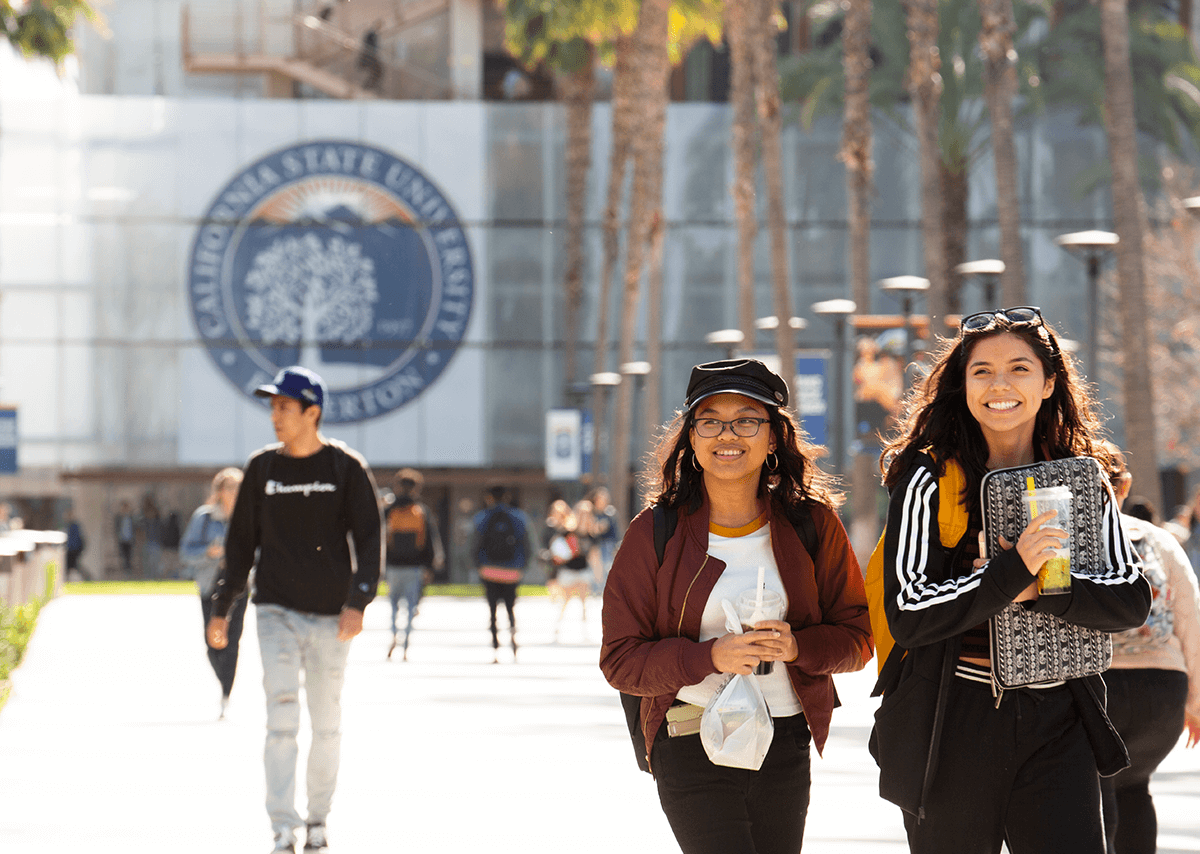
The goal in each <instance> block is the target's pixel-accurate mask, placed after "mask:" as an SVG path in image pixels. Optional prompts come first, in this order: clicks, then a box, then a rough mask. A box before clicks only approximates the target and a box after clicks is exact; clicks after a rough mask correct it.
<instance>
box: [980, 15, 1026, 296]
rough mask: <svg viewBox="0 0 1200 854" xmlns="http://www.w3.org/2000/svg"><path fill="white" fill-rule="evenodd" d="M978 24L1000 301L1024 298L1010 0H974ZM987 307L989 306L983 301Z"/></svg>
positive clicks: (1014, 54) (1013, 27)
mask: <svg viewBox="0 0 1200 854" xmlns="http://www.w3.org/2000/svg"><path fill="white" fill-rule="evenodd" d="M979 14H980V17H981V18H982V26H981V27H980V28H979V46H980V48H982V50H983V56H984V72H983V85H984V92H985V95H986V97H987V103H988V113H989V115H990V116H991V120H992V157H993V159H994V160H995V163H996V204H997V209H998V213H999V218H1000V260H1002V261H1003V262H1004V273H1003V274H1002V275H1001V278H1000V291H1001V293H1002V294H1003V297H1002V299H1001V301H1000V302H1001V305H1022V304H1024V303H1025V301H1026V300H1025V261H1024V253H1023V252H1022V250H1021V207H1020V202H1019V199H1018V192H1017V147H1016V143H1015V141H1014V139H1013V112H1012V100H1013V98H1014V97H1015V96H1016V93H1017V71H1016V67H1017V66H1016V58H1017V54H1016V50H1015V49H1014V47H1013V34H1014V33H1015V32H1016V29H1017V26H1016V22H1015V21H1014V19H1013V5H1012V0H979ZM988 307H989V308H992V307H993V306H988Z"/></svg>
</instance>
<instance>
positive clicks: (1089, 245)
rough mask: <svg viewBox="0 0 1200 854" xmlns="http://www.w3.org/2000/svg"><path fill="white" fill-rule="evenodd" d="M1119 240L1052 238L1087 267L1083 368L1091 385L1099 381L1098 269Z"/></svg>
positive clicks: (1092, 235) (1103, 234) (1086, 235)
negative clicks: (1097, 352)
mask: <svg viewBox="0 0 1200 854" xmlns="http://www.w3.org/2000/svg"><path fill="white" fill-rule="evenodd" d="M1119 240H1120V238H1119V237H1117V235H1115V234H1113V233H1112V232H1111V231H1074V232H1071V233H1070V234H1060V235H1059V236H1058V237H1056V238H1054V242H1055V243H1057V244H1058V245H1059V246H1061V247H1062V248H1063V249H1066V250H1067V251H1068V252H1070V253H1071V254H1072V255H1075V256H1076V257H1078V258H1080V259H1082V260H1083V262H1084V263H1085V264H1087V277H1088V295H1087V315H1088V324H1087V367H1088V374H1089V375H1090V377H1091V379H1092V381H1093V382H1099V380H1100V366H1099V365H1098V364H1097V362H1096V341H1097V337H1098V335H1097V330H1098V326H1099V323H1100V265H1101V264H1103V263H1104V261H1105V260H1106V259H1107V258H1108V256H1109V255H1111V254H1112V253H1113V251H1114V250H1113V247H1115V246H1116V245H1117V243H1118V241H1119Z"/></svg>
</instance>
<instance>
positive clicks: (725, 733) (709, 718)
mask: <svg viewBox="0 0 1200 854" xmlns="http://www.w3.org/2000/svg"><path fill="white" fill-rule="evenodd" d="M722 604H724V605H725V606H726V616H727V619H726V628H728V629H729V630H730V631H735V632H738V633H741V624H740V622H739V621H738V620H737V615H736V614H733V615H732V619H729V617H730V614H731V612H732V607H731V606H729V603H728V602H725V603H722ZM774 735H775V724H774V723H773V722H772V720H771V711H770V709H768V708H767V700H766V698H765V697H763V693H762V690H761V689H760V688H759V687H758V680H757V678H756V677H754V676H743V675H741V674H740V673H735V674H734V675H733V676H732V677H730V679H729V681H728V682H726V683H725V685H724V687H722V688H721V690H720V691H718V692H717V693H716V694H714V695H713V698H712V699H711V700H709V701H708V705H707V706H705V707H704V715H703V717H701V718H700V743H701V744H703V745H704V752H705V753H707V754H708V758H709V759H710V760H712V762H713V764H714V765H726V766H728V767H730V768H749V769H750V770H752V771H757V770H758V769H759V768H761V767H762V764H763V760H764V759H766V757H767V751H768V750H769V749H770V747H771V739H772V738H773V737H774Z"/></svg>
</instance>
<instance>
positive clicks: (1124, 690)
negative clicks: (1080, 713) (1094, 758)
mask: <svg viewBox="0 0 1200 854" xmlns="http://www.w3.org/2000/svg"><path fill="white" fill-rule="evenodd" d="M1104 683H1105V684H1106V685H1107V686H1108V717H1109V719H1110V720H1111V721H1112V722H1113V726H1115V727H1116V728H1117V732H1119V733H1120V734H1121V739H1122V740H1123V741H1124V742H1125V748H1126V749H1127V750H1128V751H1129V767H1128V768H1126V769H1125V770H1124V771H1122V772H1121V773H1120V774H1117V775H1116V776H1115V777H1105V778H1102V779H1101V780H1100V792H1101V795H1102V797H1103V802H1104V835H1105V836H1106V837H1107V840H1108V852H1109V854H1154V851H1155V848H1156V846H1157V844H1158V817H1157V815H1156V814H1155V812H1154V801H1153V800H1151V799H1150V775H1151V774H1153V773H1154V770H1155V769H1156V768H1158V765H1159V763H1160V762H1162V761H1163V760H1164V759H1166V758H1167V754H1168V753H1170V752H1171V749H1172V748H1173V747H1174V746H1175V745H1176V743H1177V742H1178V741H1179V735H1180V733H1182V732H1183V719H1184V706H1185V705H1186V704H1187V693H1188V677H1187V674H1186V673H1183V672H1181V671H1179V670H1156V669H1153V670H1152V669H1144V670H1142V669H1139V670H1109V671H1108V672H1107V673H1105V674H1104Z"/></svg>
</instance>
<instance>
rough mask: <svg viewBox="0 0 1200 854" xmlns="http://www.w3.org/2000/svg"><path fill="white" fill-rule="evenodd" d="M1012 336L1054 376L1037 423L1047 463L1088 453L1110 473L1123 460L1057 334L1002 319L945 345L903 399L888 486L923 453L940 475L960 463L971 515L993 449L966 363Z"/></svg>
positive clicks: (891, 443) (885, 460) (888, 462)
mask: <svg viewBox="0 0 1200 854" xmlns="http://www.w3.org/2000/svg"><path fill="white" fill-rule="evenodd" d="M1004 333H1009V334H1012V335H1016V336H1017V337H1019V338H1020V339H1021V340H1023V341H1025V342H1026V343H1027V344H1028V345H1029V346H1030V347H1031V348H1032V349H1033V352H1034V353H1035V354H1037V358H1038V361H1040V362H1041V365H1042V371H1043V373H1044V374H1045V376H1047V377H1054V391H1053V393H1052V394H1051V395H1050V397H1049V398H1047V399H1046V400H1044V401H1042V405H1041V408H1040V409H1038V413H1037V418H1036V420H1035V422H1034V432H1033V441H1034V448H1035V451H1036V452H1037V453H1038V454H1040V455H1041V456H1042V457H1043V458H1044V459H1062V458H1064V457H1079V456H1089V457H1095V458H1096V459H1098V460H1099V461H1100V464H1101V465H1102V466H1103V467H1104V469H1105V471H1107V472H1108V473H1109V475H1110V476H1112V475H1113V474H1115V473H1116V472H1117V471H1118V470H1119V463H1118V462H1117V460H1116V459H1115V458H1114V456H1113V454H1112V451H1111V450H1109V447H1106V446H1105V444H1104V442H1105V439H1106V436H1105V431H1104V428H1103V427H1102V425H1101V423H1100V420H1099V418H1098V417H1097V415H1096V402H1095V398H1094V397H1093V395H1092V392H1091V389H1090V388H1089V386H1088V384H1087V383H1086V381H1084V380H1083V379H1082V378H1081V377H1080V376H1079V373H1078V371H1077V370H1076V368H1075V364H1074V360H1073V359H1072V358H1071V354H1070V353H1065V352H1063V350H1062V348H1061V347H1060V346H1059V343H1058V336H1057V335H1056V334H1055V332H1054V329H1053V328H1052V327H1051V326H1050V325H1049V324H1047V323H1045V322H1042V323H1040V324H1038V325H1036V326H1031V325H1029V324H1021V323H1018V324H1013V323H1011V322H1009V321H1008V320H1007V319H1005V318H1004V317H1003V316H1001V315H999V314H998V315H997V316H996V318H995V325H994V326H991V327H989V328H988V329H987V330H986V331H982V332H966V333H962V332H960V334H959V335H958V337H956V338H950V339H947V340H945V341H943V342H942V346H941V349H940V350H939V351H938V353H937V354H936V357H935V358H934V360H933V367H932V368H931V369H930V371H929V374H928V376H926V377H925V379H924V380H923V381H920V382H918V383H917V384H915V385H914V387H913V389H912V390H911V391H910V392H909V393H908V395H907V396H906V398H905V401H904V404H903V407H902V412H903V415H902V416H901V417H900V418H899V419H898V422H897V426H896V429H895V430H894V431H893V432H892V434H891V435H890V436H889V437H888V439H887V440H886V442H885V444H884V449H883V454H882V455H881V456H880V458H879V466H880V470H881V471H882V472H883V476H884V477H883V481H884V484H885V485H886V486H887V487H888V488H889V489H891V488H892V487H894V486H895V485H896V484H897V483H898V482H899V481H900V479H901V477H903V475H904V473H905V472H906V471H908V469H909V468H910V467H911V466H912V463H913V460H914V458H915V457H916V455H917V454H919V453H922V452H925V453H930V454H931V455H932V456H933V458H934V459H935V460H936V461H937V464H938V467H939V469H940V471H939V475H940V474H941V473H943V472H944V467H945V462H946V460H956V461H957V462H958V463H959V465H961V466H962V468H963V471H964V472H965V473H966V484H965V485H964V492H965V494H964V495H963V500H964V502H965V503H966V505H967V508H968V510H969V511H973V510H974V509H975V508H976V507H977V505H978V503H979V485H980V483H981V482H982V480H983V476H984V475H985V474H986V473H987V461H988V446H987V441H986V440H985V439H984V436H983V431H982V430H980V428H979V423H978V422H977V421H976V420H975V418H974V416H972V415H971V413H970V411H969V410H968V408H967V399H966V378H967V364H968V363H969V361H970V357H971V353H972V352H973V351H974V349H975V347H976V345H977V344H978V343H979V342H980V341H983V340H984V339H986V338H990V337H993V336H995V335H1001V334H1004Z"/></svg>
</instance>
